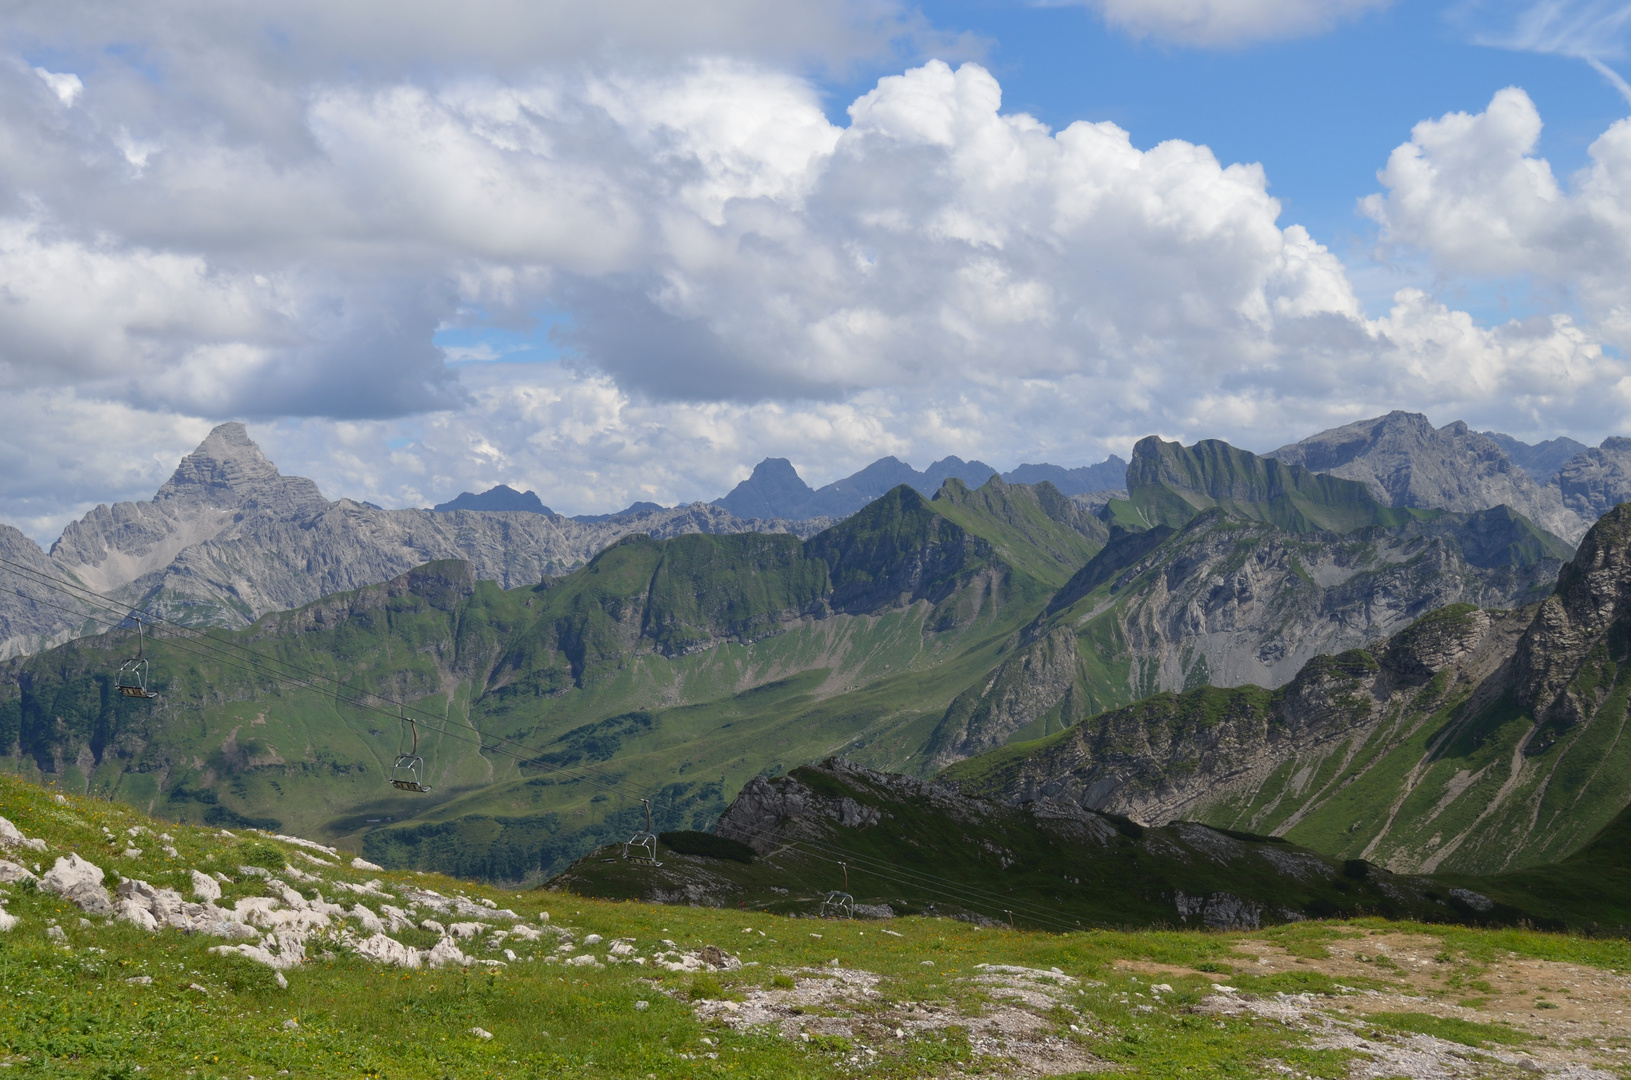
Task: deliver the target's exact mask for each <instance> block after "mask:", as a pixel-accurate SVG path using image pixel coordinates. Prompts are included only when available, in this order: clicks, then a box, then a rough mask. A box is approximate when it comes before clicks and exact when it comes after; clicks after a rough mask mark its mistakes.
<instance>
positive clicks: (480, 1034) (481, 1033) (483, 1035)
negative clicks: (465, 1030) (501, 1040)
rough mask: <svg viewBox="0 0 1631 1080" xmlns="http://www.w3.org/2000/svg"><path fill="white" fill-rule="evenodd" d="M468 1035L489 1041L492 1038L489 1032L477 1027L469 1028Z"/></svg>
mask: <svg viewBox="0 0 1631 1080" xmlns="http://www.w3.org/2000/svg"><path fill="white" fill-rule="evenodd" d="M470 1034H472V1035H474V1036H475V1037H476V1038H478V1039H491V1038H492V1037H493V1033H492V1032H491V1031H488V1030H487V1029H486V1028H479V1027H473V1028H471V1029H470Z"/></svg>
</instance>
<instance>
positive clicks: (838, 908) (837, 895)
mask: <svg viewBox="0 0 1631 1080" xmlns="http://www.w3.org/2000/svg"><path fill="white" fill-rule="evenodd" d="M838 868H839V869H840V870H842V871H844V890H843V891H842V892H840V891H838V890H837V889H834V890H833V891H832V892H830V893H828V894H827V898H826V899H825V900H823V901H821V917H822V918H823V919H853V918H854V917H855V897H853V896H851V895H850V894H849V864H848V863H842V862H841V863H839V864H838Z"/></svg>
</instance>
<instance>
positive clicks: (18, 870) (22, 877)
mask: <svg viewBox="0 0 1631 1080" xmlns="http://www.w3.org/2000/svg"><path fill="white" fill-rule="evenodd" d="M39 880H40V879H39V878H37V877H35V876H34V872H33V871H32V870H30V869H29V868H28V867H26V866H21V865H19V864H17V863H14V862H7V861H6V860H5V859H0V885H15V884H17V883H18V882H22V881H39Z"/></svg>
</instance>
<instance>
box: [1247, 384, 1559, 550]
mask: <svg viewBox="0 0 1631 1080" xmlns="http://www.w3.org/2000/svg"><path fill="white" fill-rule="evenodd" d="M1268 456H1270V457H1273V458H1277V459H1278V460H1280V461H1283V462H1286V463H1287V464H1296V465H1302V466H1304V467H1306V468H1308V469H1312V470H1313V471H1315V472H1321V473H1329V474H1330V475H1332V476H1340V477H1343V478H1345V479H1348V480H1358V481H1360V482H1361V483H1363V484H1365V485H1366V486H1367V487H1369V488H1370V490H1371V493H1372V494H1373V495H1374V496H1375V497H1376V498H1377V499H1378V500H1379V501H1381V502H1383V503H1385V504H1386V505H1388V506H1394V507H1419V508H1423V509H1437V510H1455V511H1459V512H1462V513H1471V512H1474V511H1477V510H1488V509H1490V508H1492V507H1496V506H1501V505H1506V506H1510V507H1512V508H1513V509H1514V510H1516V511H1518V512H1519V513H1520V514H1523V515H1524V516H1525V517H1527V518H1529V519H1530V520H1531V521H1533V522H1535V523H1536V524H1537V525H1539V526H1541V527H1542V528H1543V529H1546V530H1548V531H1549V532H1552V533H1553V534H1555V535H1557V536H1561V537H1563V538H1564V539H1566V540H1568V541H1570V542H1574V541H1576V540H1578V539H1579V538H1580V536H1581V535H1582V534H1583V533H1584V532H1585V531H1586V527H1587V525H1588V524H1589V523H1590V522H1589V520H1588V519H1585V518H1582V517H1581V516H1580V514H1579V513H1577V512H1576V511H1574V510H1572V509H1569V508H1568V507H1566V506H1565V505H1564V500H1563V499H1562V498H1561V496H1560V495H1559V494H1558V492H1557V490H1556V489H1554V488H1543V487H1541V486H1540V485H1539V484H1537V483H1536V482H1535V480H1534V478H1533V477H1531V476H1530V475H1529V474H1528V473H1527V472H1525V471H1524V470H1523V469H1521V468H1519V467H1518V466H1517V465H1515V464H1514V463H1513V462H1512V459H1511V458H1510V457H1508V456H1507V453H1506V451H1505V450H1503V449H1502V448H1501V445H1500V444H1499V443H1498V442H1496V441H1495V440H1494V439H1492V438H1490V437H1489V436H1487V435H1482V434H1479V433H1478V432H1476V431H1473V430H1471V429H1470V428H1468V427H1467V425H1466V424H1464V423H1462V422H1461V421H1459V420H1458V421H1456V422H1454V423H1451V424H1445V425H1444V426H1443V427H1440V428H1436V427H1434V426H1433V424H1432V421H1430V420H1428V419H1427V417H1425V416H1423V415H1422V414H1421V413H1409V412H1403V411H1400V410H1394V411H1393V412H1390V413H1388V414H1387V415H1386V416H1378V417H1373V418H1372V419H1369V420H1359V421H1356V422H1354V423H1352V424H1346V425H1344V426H1342V427H1338V428H1331V429H1330V430H1329V431H1322V432H1320V433H1319V434H1318V435H1313V436H1310V437H1309V438H1306V439H1304V440H1302V441H1301V442H1297V443H1292V444H1290V445H1289V446H1282V447H1280V449H1278V450H1276V451H1274V452H1273V453H1272V454H1270V455H1268Z"/></svg>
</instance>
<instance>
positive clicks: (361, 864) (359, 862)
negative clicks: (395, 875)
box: [351, 856, 385, 870]
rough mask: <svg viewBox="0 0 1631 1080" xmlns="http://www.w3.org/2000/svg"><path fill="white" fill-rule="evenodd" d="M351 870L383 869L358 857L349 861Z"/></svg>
mask: <svg viewBox="0 0 1631 1080" xmlns="http://www.w3.org/2000/svg"><path fill="white" fill-rule="evenodd" d="M351 869H353V870H383V869H385V867H383V866H381V865H379V864H378V863H371V862H369V861H368V860H367V859H364V858H362V857H360V856H359V857H357V858H355V859H352V860H351Z"/></svg>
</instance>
